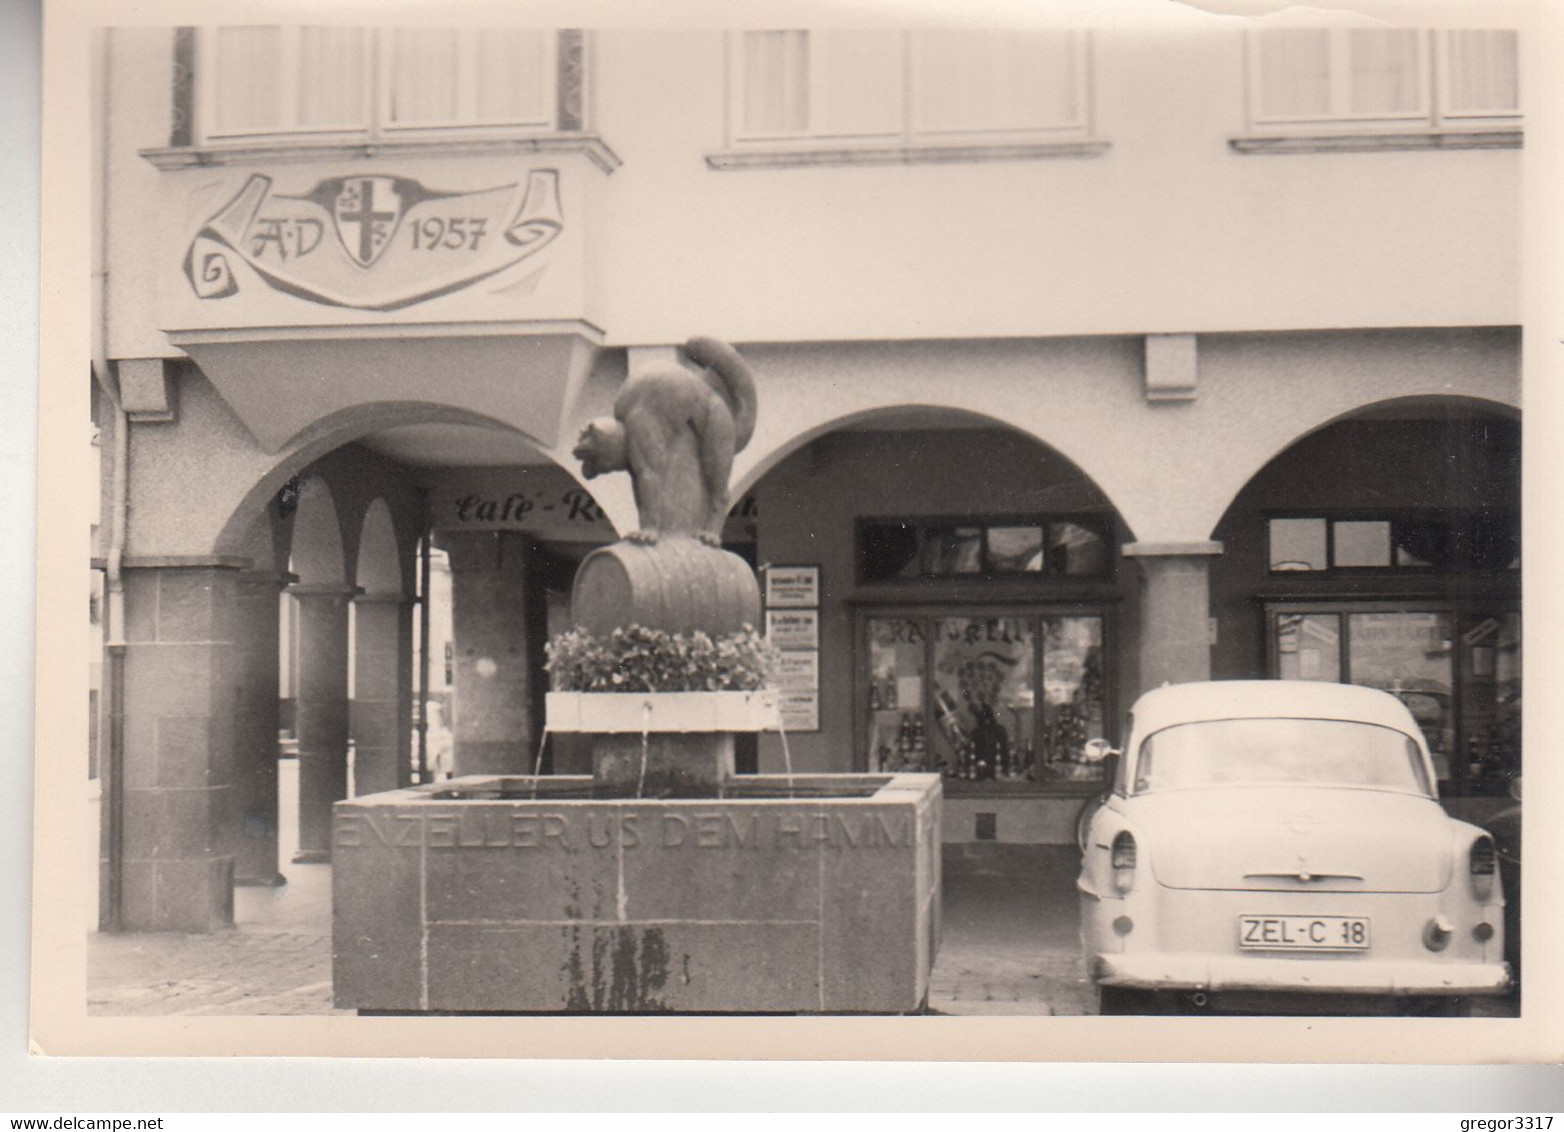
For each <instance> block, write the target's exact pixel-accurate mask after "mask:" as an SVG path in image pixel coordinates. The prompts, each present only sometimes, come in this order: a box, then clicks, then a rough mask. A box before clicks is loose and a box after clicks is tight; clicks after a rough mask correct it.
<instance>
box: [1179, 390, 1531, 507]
mask: <svg viewBox="0 0 1564 1132" xmlns="http://www.w3.org/2000/svg"><path fill="white" fill-rule="evenodd" d="M1441 411H1444V412H1448V413H1450V414H1451V415H1457V414H1460V413H1463V412H1464V413H1469V414H1473V415H1477V416H1489V417H1495V418H1498V419H1501V420H1511V421H1518V420H1519V419H1520V409H1519V408H1518V407H1516V406H1514V405H1510V404H1506V403H1505V402H1503V401H1495V400H1491V399H1488V398H1483V397H1470V396H1459V395H1440V394H1425V395H1415V396H1408V397H1394V398H1388V399H1386V400H1383V401H1375V402H1370V403H1367V404H1363V405H1358V406H1355V407H1353V408H1351V409H1348V410H1345V411H1342V412H1336V413H1333V414H1322V416H1321V419H1318V420H1315V421H1310V422H1302V423H1298V422H1295V429H1294V431H1293V432H1292V433H1291V435H1290V436H1288V438H1287V439H1286V441H1285V442H1284V443H1280V444H1276V445H1275V446H1273V447H1271V448H1270V449H1268V450H1267V451H1266V453H1265V455H1264V456H1263V458H1260V459H1258V461H1254V460H1251V461H1250V462H1248V463H1245V464H1239V463H1238V462H1236V461H1235V466H1234V468H1233V469H1232V470H1231V473H1230V475H1229V476H1228V483H1227V485H1226V490H1225V492H1224V493H1213V495H1212V498H1213V502H1220V504H1221V509H1220V510H1219V511H1218V512H1217V513H1216V514H1215V515H1213V516H1212V518H1211V524H1210V527H1209V528H1208V529H1209V530H1210V531H1211V537H1215V534H1216V531H1217V530H1218V529H1219V528H1221V527H1222V525H1223V524H1224V523H1225V522H1226V521H1227V517H1228V515H1229V513H1230V512H1231V511H1232V509H1233V507H1234V505H1235V504H1236V503H1237V502H1238V500H1239V497H1240V496H1241V495H1242V494H1243V493H1244V491H1245V490H1246V489H1247V488H1248V487H1249V485H1250V484H1251V483H1253V482H1254V481H1255V479H1256V477H1258V476H1259V475H1261V474H1262V473H1263V472H1264V471H1265V469H1266V468H1268V467H1269V466H1270V465H1271V464H1272V463H1273V462H1274V461H1275V460H1277V459H1278V458H1280V457H1281V456H1282V455H1284V454H1285V453H1287V452H1288V451H1290V450H1292V449H1293V448H1295V447H1297V445H1299V444H1301V443H1302V442H1304V441H1305V440H1307V439H1308V438H1309V437H1311V436H1314V435H1316V434H1318V433H1321V432H1323V431H1325V430H1326V429H1328V428H1330V427H1332V426H1333V425H1337V424H1340V423H1342V422H1344V421H1351V420H1374V419H1378V418H1384V419H1394V418H1395V417H1396V416H1397V415H1398V414H1401V415H1407V414H1413V415H1420V416H1426V415H1429V414H1430V413H1438V412H1441Z"/></svg>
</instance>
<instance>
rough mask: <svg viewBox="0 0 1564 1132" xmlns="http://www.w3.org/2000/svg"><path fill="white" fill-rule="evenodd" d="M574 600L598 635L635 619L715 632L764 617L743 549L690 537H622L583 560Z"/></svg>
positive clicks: (676, 629)
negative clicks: (623, 539) (630, 539)
mask: <svg viewBox="0 0 1564 1132" xmlns="http://www.w3.org/2000/svg"><path fill="white" fill-rule="evenodd" d="M570 607H571V610H572V611H573V613H574V614H575V621H576V623H577V624H578V625H581V626H582V627H584V628H585V629H586V630H587V631H588V632H590V633H591V634H592V635H593V636H597V637H606V636H608V634H610V633H612V632H613V631H614V630H615V629H617V628H620V627H621V626H625V625H632V624H634V625H643V626H645V627H646V628H648V629H663V630H666V631H667V632H670V633H691V632H694V631H696V630H701V631H703V632H705V633H706V634H707V635H708V636H711V637H713V638H715V637H719V636H723V635H725V634H728V633H736V632H738V631H739V630H741V629H743V628H744V626H746V625H749V626H754V625H756V624H757V623H758V622H759V619H760V588H759V587H758V586H757V585H756V583H755V574H754V572H753V571H752V570H751V569H750V568H749V564H748V563H746V562H745V561H744V560H743V559H742V558H740V557H739V556H738V555H736V554H731V553H729V552H727V551H723V550H718V549H716V548H715V547H711V546H707V545H706V544H704V543H701V542H698V541H696V540H695V539H692V538H670V539H662V540H660V541H658V542H657V543H656V544H654V545H647V544H645V543H633V542H620V543H615V544H614V545H612V546H605V547H601V548H599V549H597V550H594V551H592V553H590V554H588V555H587V556H586V558H585V560H583V561H582V563H581V566H580V568H579V569H578V570H577V572H576V581H575V587H574V589H573V590H572V592H571V596H570Z"/></svg>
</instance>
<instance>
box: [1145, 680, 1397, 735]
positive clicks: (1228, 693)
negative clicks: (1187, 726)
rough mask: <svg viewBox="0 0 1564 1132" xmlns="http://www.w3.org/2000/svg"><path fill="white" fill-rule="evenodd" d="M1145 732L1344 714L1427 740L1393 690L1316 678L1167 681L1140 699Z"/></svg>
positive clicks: (1328, 717) (1338, 716) (1323, 717)
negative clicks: (1178, 726)
mask: <svg viewBox="0 0 1564 1132" xmlns="http://www.w3.org/2000/svg"><path fill="white" fill-rule="evenodd" d="M1134 717H1135V730H1136V731H1137V732H1139V733H1140V734H1142V735H1145V734H1149V733H1150V732H1153V731H1160V730H1161V729H1162V728H1164V727H1171V726H1173V725H1174V724H1178V723H1194V722H1197V721H1200V720H1211V719H1277V718H1280V719H1341V720H1355V721H1359V722H1363V723H1373V724H1378V725H1379V726H1381V727H1389V728H1392V729H1394V730H1396V731H1401V732H1404V733H1405V734H1407V735H1410V736H1412V737H1413V738H1414V739H1418V740H1421V739H1422V735H1423V733H1422V729H1421V728H1420V727H1418V725H1417V721H1416V720H1415V719H1413V718H1412V713H1411V712H1410V711H1408V710H1407V708H1406V705H1405V704H1403V703H1402V702H1401V701H1400V700H1398V699H1397V698H1396V697H1395V696H1393V695H1391V694H1390V693H1389V692H1381V691H1379V690H1378V689H1377V688H1363V687H1359V686H1358V685H1356V684H1334V683H1325V682H1323V681H1315V680H1209V681H1205V682H1202V683H1197V684H1165V685H1163V686H1162V687H1161V688H1156V689H1153V690H1152V691H1150V692H1147V693H1145V694H1144V695H1143V696H1141V697H1140V699H1138V700H1136V701H1135V708H1134Z"/></svg>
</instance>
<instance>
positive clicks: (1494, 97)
mask: <svg viewBox="0 0 1564 1132" xmlns="http://www.w3.org/2000/svg"><path fill="white" fill-rule="evenodd" d="M1444 34H1445V53H1444V64H1445V66H1444V75H1443V78H1444V111H1445V113H1446V114H1448V115H1451V116H1453V117H1469V116H1483V115H1513V114H1515V113H1517V112H1518V111H1519V110H1520V104H1521V103H1520V74H1519V65H1518V64H1519V39H1518V36H1517V35H1516V33H1515V32H1514V31H1506V30H1489V29H1473V30H1464V29H1463V30H1460V31H1448V32H1446V33H1444Z"/></svg>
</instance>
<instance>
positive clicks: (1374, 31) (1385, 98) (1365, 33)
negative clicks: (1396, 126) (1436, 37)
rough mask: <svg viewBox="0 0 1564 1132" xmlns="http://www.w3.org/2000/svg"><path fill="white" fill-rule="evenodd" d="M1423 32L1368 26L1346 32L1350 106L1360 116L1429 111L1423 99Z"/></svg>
mask: <svg viewBox="0 0 1564 1132" xmlns="http://www.w3.org/2000/svg"><path fill="white" fill-rule="evenodd" d="M1422 43H1423V33H1422V32H1419V31H1416V30H1414V29H1402V28H1368V29H1354V30H1352V31H1350V32H1348V33H1347V67H1348V73H1349V75H1350V80H1349V84H1348V86H1349V89H1350V91H1351V94H1350V96H1349V100H1348V105H1347V108H1346V109H1347V110H1348V111H1349V112H1350V113H1351V114H1353V115H1355V116H1360V117H1400V116H1404V115H1407V114H1418V113H1426V108H1425V106H1424V101H1423V81H1422V79H1423V68H1422Z"/></svg>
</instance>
